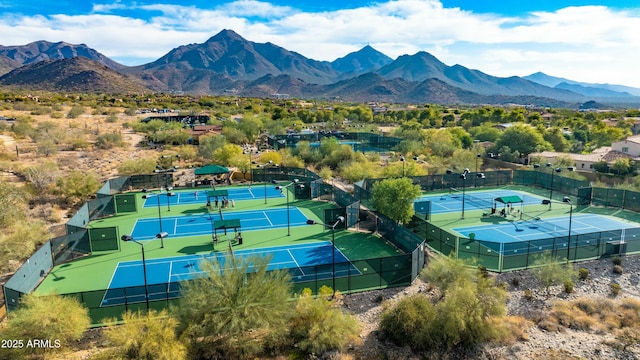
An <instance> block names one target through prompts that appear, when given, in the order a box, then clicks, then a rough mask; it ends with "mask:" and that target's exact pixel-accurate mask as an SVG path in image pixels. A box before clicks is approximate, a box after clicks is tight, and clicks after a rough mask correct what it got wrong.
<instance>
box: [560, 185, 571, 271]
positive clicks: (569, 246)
mask: <svg viewBox="0 0 640 360" xmlns="http://www.w3.org/2000/svg"><path fill="white" fill-rule="evenodd" d="M562 202H565V203H568V204H569V237H568V238H567V264H568V263H569V255H570V249H571V220H572V218H573V203H572V202H571V199H570V198H569V197H568V196H565V197H563V198H562Z"/></svg>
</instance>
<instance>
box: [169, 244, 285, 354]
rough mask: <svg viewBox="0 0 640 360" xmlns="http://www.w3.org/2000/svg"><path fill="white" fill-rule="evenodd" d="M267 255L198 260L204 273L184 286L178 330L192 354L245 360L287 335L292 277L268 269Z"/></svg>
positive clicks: (177, 313) (177, 309) (178, 314)
mask: <svg viewBox="0 0 640 360" xmlns="http://www.w3.org/2000/svg"><path fill="white" fill-rule="evenodd" d="M268 264H269V258H266V257H261V256H252V257H244V258H236V259H234V258H232V257H230V256H227V257H225V258H220V259H218V258H216V259H213V260H211V261H203V262H202V263H201V265H200V269H202V271H203V272H204V275H205V276H201V277H198V278H197V279H194V280H192V281H190V282H188V283H185V284H184V287H183V289H182V297H181V298H180V303H179V306H178V307H177V308H176V309H175V311H176V316H177V318H178V320H179V323H180V325H179V327H178V333H179V334H180V335H181V336H183V337H184V338H185V339H186V340H187V341H188V342H189V344H190V352H191V354H192V355H193V356H194V357H195V358H200V359H211V358H227V359H229V358H236V359H237V358H249V357H254V356H256V355H257V354H259V353H260V352H261V351H263V349H264V347H265V346H266V345H267V344H275V343H278V342H282V341H283V337H286V332H287V327H286V324H287V322H288V319H289V317H290V314H291V310H292V305H291V303H290V302H289V298H290V296H291V278H290V275H289V273H288V272H286V271H279V270H275V271H268V269H267V266H268Z"/></svg>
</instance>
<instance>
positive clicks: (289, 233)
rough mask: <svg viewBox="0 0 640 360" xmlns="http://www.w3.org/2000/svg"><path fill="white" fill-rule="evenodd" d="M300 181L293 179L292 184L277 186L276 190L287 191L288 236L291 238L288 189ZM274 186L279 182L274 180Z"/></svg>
mask: <svg viewBox="0 0 640 360" xmlns="http://www.w3.org/2000/svg"><path fill="white" fill-rule="evenodd" d="M298 181H299V180H298V179H293V181H292V182H290V183H289V184H287V185H285V186H278V185H276V190H280V191H283V190H284V191H286V196H287V236H291V220H290V215H289V191H288V190H287V188H288V187H289V186H291V185H295V184H297V183H298ZM273 183H274V184H277V183H278V182H277V181H276V180H273ZM301 186H304V185H301Z"/></svg>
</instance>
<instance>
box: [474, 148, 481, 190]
mask: <svg viewBox="0 0 640 360" xmlns="http://www.w3.org/2000/svg"><path fill="white" fill-rule="evenodd" d="M480 156H481V155H480V154H479V153H477V154H476V174H477V173H478V159H479V158H480ZM478 177H479V176H478ZM473 187H478V183H477V180H476V179H473Z"/></svg>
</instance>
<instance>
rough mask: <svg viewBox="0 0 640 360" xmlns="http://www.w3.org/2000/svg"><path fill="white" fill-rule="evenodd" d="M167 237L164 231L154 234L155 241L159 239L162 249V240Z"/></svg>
mask: <svg viewBox="0 0 640 360" xmlns="http://www.w3.org/2000/svg"><path fill="white" fill-rule="evenodd" d="M167 236H169V233H168V232H166V231H161V232H159V233H157V234H156V239H160V248H161V249H162V248H164V238H166V237H167Z"/></svg>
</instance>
